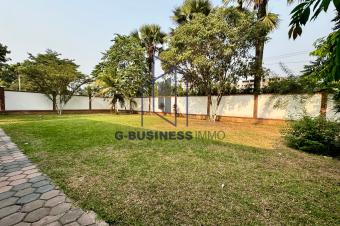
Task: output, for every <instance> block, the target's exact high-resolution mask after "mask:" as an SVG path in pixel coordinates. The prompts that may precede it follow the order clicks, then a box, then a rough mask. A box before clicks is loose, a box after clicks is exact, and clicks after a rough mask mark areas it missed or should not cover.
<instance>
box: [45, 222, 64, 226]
mask: <svg viewBox="0 0 340 226" xmlns="http://www.w3.org/2000/svg"><path fill="white" fill-rule="evenodd" d="M46 226H61V224H60V223H59V222H58V221H55V222H52V223H50V224H47V225H46Z"/></svg>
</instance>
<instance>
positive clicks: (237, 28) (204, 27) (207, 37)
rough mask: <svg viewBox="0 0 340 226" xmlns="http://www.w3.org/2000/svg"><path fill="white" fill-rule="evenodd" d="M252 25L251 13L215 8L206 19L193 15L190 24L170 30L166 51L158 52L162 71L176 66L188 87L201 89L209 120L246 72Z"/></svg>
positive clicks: (201, 15) (213, 116) (213, 117)
mask: <svg viewBox="0 0 340 226" xmlns="http://www.w3.org/2000/svg"><path fill="white" fill-rule="evenodd" d="M253 24H254V17H253V16H252V14H250V13H248V12H241V11H239V10H237V9H235V8H228V9H226V8H216V9H215V10H214V12H212V13H210V14H209V15H208V16H205V15H203V14H196V15H195V16H194V18H193V19H192V20H191V21H190V22H187V23H185V24H183V25H181V26H179V27H177V28H176V29H175V30H174V32H173V34H172V36H171V38H170V42H169V49H168V50H166V51H164V52H162V53H161V59H162V60H163V69H164V70H166V71H169V70H171V68H172V65H176V67H177V69H178V71H177V72H178V73H180V74H182V75H183V77H184V79H186V80H187V81H188V82H189V83H190V84H191V85H192V86H194V87H196V88H200V87H201V86H202V87H204V89H205V94H206V95H207V96H208V104H207V114H208V116H209V118H210V119H213V120H214V119H216V113H217V108H218V106H219V104H220V101H221V99H222V95H223V93H224V92H225V89H226V87H229V86H230V85H231V84H236V83H237V81H238V79H239V78H240V76H242V75H244V76H246V74H247V73H248V72H249V71H248V69H249V63H250V62H251V60H252V57H251V56H250V54H249V50H250V49H251V47H252V46H253V45H254V39H253V38H252V36H253V35H254V32H255V27H254V26H253ZM213 90H216V93H217V95H218V97H217V102H216V109H215V112H214V113H212V111H211V107H212V105H213V102H212V92H213Z"/></svg>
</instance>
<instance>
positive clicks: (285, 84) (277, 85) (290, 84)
mask: <svg viewBox="0 0 340 226" xmlns="http://www.w3.org/2000/svg"><path fill="white" fill-rule="evenodd" d="M262 92H263V93H275V94H292V93H294V94H302V93H306V92H308V89H307V84H306V83H305V81H304V80H303V79H301V77H297V76H289V77H287V78H284V79H280V80H279V79H273V80H271V81H270V82H269V83H268V85H267V86H266V87H264V88H263V89H262Z"/></svg>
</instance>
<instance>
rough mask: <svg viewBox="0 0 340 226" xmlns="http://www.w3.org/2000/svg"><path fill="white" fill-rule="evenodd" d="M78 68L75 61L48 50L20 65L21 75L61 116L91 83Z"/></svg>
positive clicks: (30, 57) (30, 56) (31, 56)
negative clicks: (49, 101)
mask: <svg viewBox="0 0 340 226" xmlns="http://www.w3.org/2000/svg"><path fill="white" fill-rule="evenodd" d="M78 68H79V66H78V65H77V64H75V63H74V61H73V60H69V59H62V58H61V57H60V54H59V53H57V52H54V51H52V50H47V51H46V52H45V53H40V54H37V55H36V56H34V55H32V54H29V57H28V60H26V61H24V62H23V63H22V64H21V65H20V68H19V73H21V74H23V75H25V76H26V77H27V78H28V79H29V80H30V81H31V82H32V83H33V84H34V85H36V86H37V87H38V90H39V91H40V92H42V93H44V94H45V95H46V96H47V97H48V98H49V99H51V100H52V101H53V104H54V107H56V108H57V110H58V112H59V114H62V111H63V109H64V106H65V105H66V103H67V102H68V101H69V100H70V99H71V97H72V96H73V95H74V94H75V93H76V92H77V91H78V90H79V89H80V88H81V86H82V85H84V84H86V83H88V82H89V79H88V77H87V76H85V75H84V74H82V73H81V72H79V70H78ZM57 98H58V99H57Z"/></svg>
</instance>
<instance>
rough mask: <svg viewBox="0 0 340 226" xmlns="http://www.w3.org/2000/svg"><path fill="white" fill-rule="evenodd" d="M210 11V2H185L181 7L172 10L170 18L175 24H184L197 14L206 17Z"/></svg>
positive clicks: (202, 0) (197, 0)
mask: <svg viewBox="0 0 340 226" xmlns="http://www.w3.org/2000/svg"><path fill="white" fill-rule="evenodd" d="M212 9H213V7H212V4H211V2H210V0H185V1H184V2H183V4H182V5H181V6H179V7H176V8H175V9H174V10H173V16H172V17H171V18H172V20H173V21H175V22H176V23H177V24H184V23H186V22H188V21H191V20H192V19H193V18H194V15H195V14H197V13H201V14H203V15H205V16H208V15H209V14H210V12H211V11H212Z"/></svg>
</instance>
